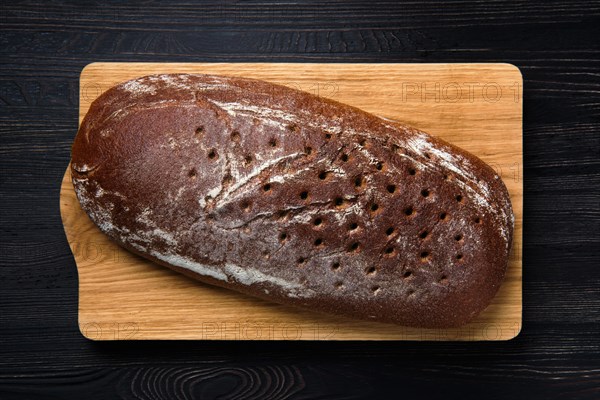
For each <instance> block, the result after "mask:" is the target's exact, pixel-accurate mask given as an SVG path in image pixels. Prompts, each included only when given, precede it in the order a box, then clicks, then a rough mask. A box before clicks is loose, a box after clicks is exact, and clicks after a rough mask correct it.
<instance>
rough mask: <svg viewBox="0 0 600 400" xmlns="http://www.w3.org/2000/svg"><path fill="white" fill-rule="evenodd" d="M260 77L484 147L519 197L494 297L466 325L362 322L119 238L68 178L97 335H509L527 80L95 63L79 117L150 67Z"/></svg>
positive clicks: (82, 319) (70, 227) (485, 68)
mask: <svg viewBox="0 0 600 400" xmlns="http://www.w3.org/2000/svg"><path fill="white" fill-rule="evenodd" d="M173 72H193V73H215V74H222V75H235V76H241V77H251V78H258V79H263V80H267V81H271V82H274V83H281V84H286V85H288V86H291V87H295V88H298V89H302V90H305V91H309V92H312V93H315V94H317V95H320V96H324V97H329V98H332V99H335V100H338V101H341V102H344V103H348V104H351V105H354V106H357V107H359V108H362V109H364V110H366V111H369V112H372V113H374V114H377V115H380V116H384V117H387V118H393V119H397V120H400V121H403V122H405V123H407V124H410V125H413V126H415V127H417V128H420V129H423V130H425V131H427V132H429V133H432V134H434V135H436V136H440V137H442V138H444V139H446V140H448V141H450V142H452V143H454V144H456V145H458V146H460V147H463V148H465V149H466V150H468V151H470V152H472V153H474V154H476V155H477V156H479V157H480V158H482V159H483V160H484V161H486V162H487V163H489V164H490V165H492V166H493V167H494V168H495V169H496V171H497V172H498V173H499V174H500V176H501V177H502V179H503V180H504V182H505V184H506V185H507V187H508V189H509V192H510V194H511V200H512V204H513V209H514V212H515V219H516V223H515V236H514V244H513V249H512V253H511V258H510V263H509V267H508V272H507V276H506V278H505V281H504V282H503V284H502V287H501V288H500V291H499V292H498V294H497V295H496V297H495V298H494V300H493V302H492V304H491V305H490V306H489V307H488V308H487V309H486V310H485V311H484V312H483V313H482V314H480V315H479V316H478V317H477V319H476V320H475V321H473V322H472V323H470V324H468V325H465V326H463V327H461V328H456V329H417V328H408V327H401V326H395V325H390V324H380V323H373V322H363V321H355V320H351V319H347V318H341V317H335V316H329V315H324V314H318V313H313V312H309V311H304V310H299V309H296V308H293V307H288V306H283V305H278V304H273V303H269V302H266V301H263V300H259V299H255V298H252V297H248V296H245V295H242V294H238V293H235V292H232V291H228V290H226V289H222V288H217V287H212V286H209V285H205V284H202V283H198V282H196V281H193V280H191V279H188V278H186V277H184V276H181V275H179V274H177V273H175V272H172V271H170V270H168V269H166V268H163V267H161V266H158V265H156V264H153V263H151V262H148V261H146V260H144V259H142V258H140V257H138V256H135V255H133V254H131V253H129V252H127V251H125V250H123V249H121V248H120V247H119V246H117V245H116V244H114V243H113V242H111V241H110V240H109V239H108V238H107V237H106V236H105V235H103V234H102V233H101V232H100V231H99V230H98V229H97V228H96V227H95V225H93V223H92V222H91V221H90V220H89V218H88V217H87V216H86V214H85V213H84V211H83V210H82V209H81V208H80V206H79V203H78V202H77V199H76V197H75V194H74V191H73V187H72V185H71V182H70V175H69V172H68V169H67V173H66V174H65V176H64V179H63V183H62V188H61V200H60V206H61V215H62V219H63V224H64V227H65V232H66V234H67V238H68V240H69V243H70V246H71V249H72V251H73V254H74V256H75V260H76V262H77V267H78V272H79V325H80V329H81V331H82V333H83V334H84V335H85V336H86V337H88V338H90V339H94V340H122V339H206V340H280V339H283V340H357V339H358V340H360V339H363V340H507V339H510V338H513V337H515V336H516V335H517V334H518V333H519V331H520V329H521V314H522V312H521V309H522V306H521V304H522V303H521V299H522V284H521V281H522V257H521V247H522V216H523V215H522V212H523V206H522V204H523V185H522V182H523V179H522V167H523V158H522V96H521V93H522V92H521V89H522V78H521V75H520V72H519V70H518V69H517V68H515V67H514V66H512V65H509V64H289V63H285V64H284V63H280V64H272V63H227V64H220V63H186V64H183V63H182V64H173V63H168V64H167V63H165V64H161V63H93V64H90V65H88V66H87V67H86V68H85V69H84V70H83V72H82V74H81V79H80V113H79V115H80V122H81V120H82V119H83V117H84V116H85V114H86V112H87V110H88V108H89V105H90V103H91V102H92V101H93V100H94V99H95V98H96V97H98V96H99V95H100V94H101V93H102V92H104V91H105V90H107V89H108V88H110V87H111V86H113V85H114V84H116V83H119V82H122V81H125V80H127V79H130V78H134V77H138V76H142V75H146V74H151V73H173Z"/></svg>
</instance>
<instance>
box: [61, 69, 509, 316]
mask: <svg viewBox="0 0 600 400" xmlns="http://www.w3.org/2000/svg"><path fill="white" fill-rule="evenodd" d="M71 168H72V170H71V172H72V176H73V184H74V187H75V191H76V194H77V197H78V199H79V201H80V203H81V205H82V207H83V209H84V210H85V211H86V212H87V214H88V215H89V216H90V218H91V219H92V220H93V221H94V223H95V224H96V225H97V226H98V227H99V228H100V229H101V230H102V231H103V232H104V233H106V234H107V235H108V236H110V237H111V238H112V239H114V240H115V241H116V242H118V243H119V244H121V245H122V246H123V247H125V248H127V249H129V250H130V251H133V252H135V253H137V254H140V255H142V256H143V257H146V258H148V259H150V260H153V261H155V262H157V263H159V264H162V265H165V266H167V267H169V268H172V269H174V270H177V271H179V272H182V273H184V274H186V275H188V276H192V277H194V278H196V279H199V280H201V281H203V282H206V283H210V284H214V285H218V286H222V287H227V288H230V289H233V290H236V291H239V292H242V293H246V294H249V295H253V296H257V297H261V298H265V299H269V300H271V301H275V302H279V303H283V304H290V305H295V306H300V307H305V308H309V309H311V310H315V311H321V312H327V313H333V314H338V315H345V316H349V317H354V318H361V319H368V320H373V321H380V322H391V323H396V324H401V325H407V326H417V327H453V326H460V325H462V324H464V323H466V322H468V321H470V320H472V319H473V318H474V317H475V316H476V315H477V314H478V313H480V312H481V311H482V310H483V309H485V307H486V306H487V305H488V304H489V303H490V302H491V300H492V298H493V297H494V295H495V294H496V292H497V290H498V288H499V286H500V284H501V282H502V279H503V277H504V273H505V270H506V266H507V262H508V256H509V251H510V247H511V242H512V231H513V225H514V217H513V214H512V209H511V204H510V200H509V196H508V192H507V190H506V187H505V186H504V184H503V183H502V181H501V179H500V178H499V176H498V175H497V174H496V173H495V172H494V170H493V169H492V168H491V167H489V166H488V165H486V164H485V163H484V162H483V161H481V160H480V159H478V158H477V157H475V156H474V155H472V154H470V153H468V152H466V151H464V150H462V149H459V148H457V147H456V146H453V145H451V144H449V143H446V142H444V141H442V140H440V139H437V138H434V137H432V136H430V135H428V134H426V133H424V132H421V131H418V130H416V129H414V128H411V127H408V126H405V125H403V124H401V123H398V122H396V121H391V120H387V119H384V118H380V117H376V116H373V115H371V114H368V113H366V112H364V111H362V110H359V109H357V108H354V107H351V106H348V105H344V104H341V103H338V102H335V101H331V100H328V99H325V98H321V97H317V96H314V95H312V94H309V93H305V92H301V91H298V90H294V89H290V88H287V87H284V86H280V85H274V84H271V83H268V82H264V81H258V80H252V79H243V78H232V77H224V76H211V75H190V74H166V75H151V76H146V77H142V78H139V79H134V80H131V81H128V82H125V83H122V84H120V85H118V86H115V87H113V88H111V89H110V90H108V91H107V92H105V93H104V94H103V95H102V96H100V97H99V98H98V99H97V100H96V101H94V103H93V104H92V106H91V108H90V110H89V112H88V114H87V115H86V117H85V119H84V121H83V122H82V124H81V127H80V129H79V132H78V134H77V137H76V139H75V142H74V144H73V151H72V162H71Z"/></svg>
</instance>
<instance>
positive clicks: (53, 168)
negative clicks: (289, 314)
mask: <svg viewBox="0 0 600 400" xmlns="http://www.w3.org/2000/svg"><path fill="white" fill-rule="evenodd" d="M599 18H600V3H599V2H598V1H569V2H567V1H564V0H553V1H547V2H544V3H539V2H522V1H502V2H499V1H498V2H485V1H462V2H448V1H432V0H425V1H420V2H411V3H406V2H395V1H394V2H392V1H379V0H373V1H368V2H365V1H357V0H343V1H342V0H336V1H332V2H328V3H327V5H323V4H322V3H321V4H319V5H318V6H317V5H316V4H315V3H313V2H298V1H288V0H282V1H278V2H277V5H276V6H275V5H273V4H270V3H267V2H264V1H261V2H258V1H247V2H246V1H244V2H240V1H226V2H223V1H218V2H217V1H206V2H202V3H200V2H191V1H188V0H181V1H178V2H172V1H166V0H165V1H163V0H154V1H147V2H143V3H140V4H134V3H128V4H124V3H117V2H95V1H89V2H82V3H77V2H72V1H71V2H66V1H64V0H54V1H52V2H41V1H39V0H30V1H26V2H3V3H1V4H0V27H1V29H0V43H1V44H2V45H1V46H0V55H2V57H0V65H1V68H0V199H1V201H2V207H0V398H2V399H3V400H4V399H9V400H14V399H44V400H45V399H70V398H86V399H105V398H119V396H120V398H124V399H129V398H132V399H133V398H136V399H168V398H173V397H175V396H174V395H173V393H179V394H182V393H184V395H180V396H179V397H180V398H185V396H187V398H194V397H199V395H200V394H202V395H203V397H202V398H206V399H214V398H221V399H223V398H233V397H232V396H231V394H232V393H236V389H237V388H238V387H243V385H242V382H247V381H251V382H252V385H253V386H254V387H256V388H265V389H264V391H262V392H261V391H256V392H252V393H253V394H252V395H247V396H246V398H253V397H254V398H260V399H264V398H272V399H278V398H281V399H283V398H286V399H331V398H335V399H365V398H396V397H398V396H402V397H403V398H415V399H416V398H427V399H444V400H448V399H453V398H460V399H481V398H486V399H515V398H527V399H543V400H548V399H568V400H570V399H593V400H595V399H597V398H598V397H599V389H598V388H599V387H600V371H599V370H598V365H600V296H599V295H598V293H600V270H598V265H599V264H600V212H599V208H598V204H599V202H600V161H599V160H600V135H598V132H599V131H600V119H599V118H600V91H599V90H598V89H599V88H600V75H599V74H598V70H599V69H600V61H599V60H600V57H599V56H600V47H599V44H598V41H597V37H599V36H600V24H599V23H598V20H599ZM91 61H125V62H131V61H148V62H199V61H201V62H209V61H211V62H213V61H214V62H236V61H243V62H251V61H262V62H274V61H277V62H282V61H285V62H323V63H325V62H335V63H346V62H372V63H380V62H390V63H429V62H438V63H439V62H448V63H460V62H465V63H473V62H508V63H512V64H515V65H516V66H518V67H519V69H520V70H521V71H522V73H523V77H524V91H523V100H524V101H523V107H524V110H523V150H524V168H523V179H524V213H525V215H526V216H527V219H526V221H525V224H524V225H523V234H524V241H523V261H524V264H525V266H526V267H525V269H524V271H523V330H522V332H521V334H520V335H519V336H518V337H516V338H515V339H513V340H510V341H499V342H431V341H428V342H415V341H396V342H389V341H369V342H357V341H162V342H156V341H111V342H93V341H89V340H87V339H85V338H84V337H83V336H82V335H81V334H80V332H79V329H78V324H77V302H78V296H77V293H78V276H77V269H76V266H75V262H74V260H73V256H72V252H71V249H70V247H69V245H68V242H67V240H66V238H65V236H64V231H63V228H62V221H61V218H60V212H59V202H58V199H59V191H60V186H61V181H62V179H63V175H64V172H65V168H66V166H67V164H68V162H69V155H70V146H71V143H72V142H73V137H74V135H75V132H76V131H77V119H78V113H79V109H78V101H79V100H78V99H79V74H80V72H81V70H82V68H83V67H84V66H85V65H87V64H88V63H90V62H91ZM257 368H263V369H268V370H269V371H272V375H266V374H260V373H258V372H257ZM289 369H293V370H294V375H293V376H291V375H290V374H289V373H286V372H285V371H288V370H289ZM207 371H219V372H218V374H213V375H209V374H207ZM196 374H197V375H198V376H203V377H206V378H204V379H202V380H200V379H198V380H195V379H194V376H196ZM275 374H276V376H277V377H279V380H278V381H277V382H279V385H278V387H285V388H290V389H289V391H288V392H285V393H283V392H279V394H277V395H273V396H269V393H272V392H270V391H269V389H268V388H272V387H273V386H272V384H273V382H276V381H275V378H273V376H274V375H275ZM237 376H244V377H245V378H244V379H247V380H246V381H244V380H242V378H237ZM185 382H194V383H195V384H194V385H190V386H185V385H184V383H185ZM173 387H176V388H180V389H178V390H179V391H178V392H174V390H175V389H173ZM273 390H275V389H273ZM261 395H262V396H261ZM238 397H239V396H238Z"/></svg>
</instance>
